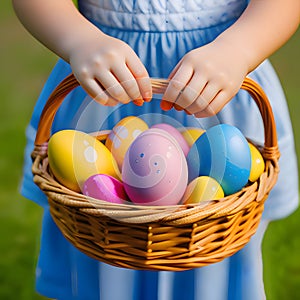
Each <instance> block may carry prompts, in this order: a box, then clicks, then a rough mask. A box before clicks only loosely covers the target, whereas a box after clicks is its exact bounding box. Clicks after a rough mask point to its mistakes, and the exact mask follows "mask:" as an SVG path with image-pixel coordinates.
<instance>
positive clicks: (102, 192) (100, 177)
mask: <svg viewBox="0 0 300 300" xmlns="http://www.w3.org/2000/svg"><path fill="white" fill-rule="evenodd" d="M82 193H83V194H84V195H86V196H89V197H93V198H95V199H100V200H104V201H107V202H112V203H119V204H120V203H125V202H126V201H128V198H127V195H126V192H125V190H124V187H123V183H122V182H121V181H119V180H118V179H116V178H114V177H112V176H109V175H106V174H96V175H92V176H91V177H89V178H88V179H87V180H86V181H85V183H84V185H83V189H82Z"/></svg>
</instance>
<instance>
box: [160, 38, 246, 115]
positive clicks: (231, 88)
mask: <svg viewBox="0 0 300 300" xmlns="http://www.w3.org/2000/svg"><path fill="white" fill-rule="evenodd" d="M247 73H248V67H247V64H246V61H245V57H244V56H243V54H242V53H241V52H239V49H234V48H233V47H231V46H230V45H227V44H224V43H220V42H218V43H217V42H212V43H210V44H208V45H206V46H203V47H200V48H197V49H194V50H192V51H190V52H189V53H187V54H186V55H185V56H184V57H183V58H182V59H181V61H180V62H179V63H178V64H177V66H176V67H175V68H174V70H173V71H172V73H171V75H170V83H169V85H168V87H167V89H166V92H165V93H164V95H163V101H162V103H161V107H162V109H164V110H169V109H171V108H172V107H173V106H174V107H175V109H178V110H182V109H184V110H185V111H186V112H187V113H189V114H193V115H195V116H196V117H209V116H212V115H215V114H217V113H218V112H219V111H220V110H221V109H222V107H223V106H224V105H225V104H226V103H227V102H228V101H229V100H230V99H231V98H232V97H233V96H234V95H235V94H236V93H237V92H238V90H239V89H240V86H241V84H242V82H243V80H244V78H245V76H246V75H247Z"/></svg>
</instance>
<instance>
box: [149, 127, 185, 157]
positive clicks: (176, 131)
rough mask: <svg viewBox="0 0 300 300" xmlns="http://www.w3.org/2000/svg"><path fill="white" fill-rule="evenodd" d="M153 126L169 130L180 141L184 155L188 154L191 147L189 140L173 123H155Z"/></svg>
mask: <svg viewBox="0 0 300 300" xmlns="http://www.w3.org/2000/svg"><path fill="white" fill-rule="evenodd" d="M151 128H159V129H162V130H165V131H166V132H168V133H169V134H170V135H171V136H172V137H173V138H175V140H176V141H177V142H178V144H179V146H180V147H181V149H182V151H183V153H184V155H185V156H186V155H187V154H188V152H189V150H190V147H189V145H188V143H187V141H186V140H185V138H184V137H183V136H182V134H181V133H180V131H179V130H178V129H177V128H175V127H174V126H172V125H169V124H166V123H159V124H155V125H153V126H151Z"/></svg>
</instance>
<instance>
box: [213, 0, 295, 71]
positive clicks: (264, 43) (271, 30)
mask: <svg viewBox="0 0 300 300" xmlns="http://www.w3.org/2000/svg"><path fill="white" fill-rule="evenodd" d="M299 22H300V1H299V0H252V1H251V2H250V4H249V6H248V7H247V9H246V10H245V12H244V13H243V15H242V16H241V17H240V18H239V20H238V21H237V22H236V23H235V24H233V25H232V26H231V27H230V28H229V29H227V30H226V31H224V32H223V33H222V34H221V35H220V36H219V37H218V38H217V39H216V42H217V43H220V45H223V46H224V45H225V46H226V45H227V46H228V47H232V48H233V49H235V51H242V53H243V55H244V56H245V59H246V60H247V65H248V67H249V70H248V71H249V72H251V71H252V70H253V69H255V68H256V67H257V66H258V65H259V64H260V63H261V62H262V61H263V60H264V59H266V58H267V57H269V56H270V55H271V54H272V53H274V52H275V51H276V50H278V49H279V48H280V47H281V46H282V45H283V44H284V43H285V42H286V41H287V40H288V39H289V38H290V37H291V36H292V35H293V33H294V32H295V31H296V30H297V28H298V26H299Z"/></svg>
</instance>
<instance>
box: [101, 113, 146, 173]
mask: <svg viewBox="0 0 300 300" xmlns="http://www.w3.org/2000/svg"><path fill="white" fill-rule="evenodd" d="M146 129H148V125H147V124H146V122H144V121H143V120H142V119H141V118H138V117H134V116H130V117H126V118H124V119H122V120H121V121H119V122H118V123H117V124H116V125H115V126H114V127H113V129H112V131H111V133H110V134H109V136H108V138H107V140H106V142H105V145H106V146H107V148H108V149H109V150H110V151H111V153H112V155H113V156H114V158H115V160H116V161H117V164H118V167H119V169H120V170H122V164H123V160H124V157H125V153H126V151H127V149H128V148H129V146H130V144H131V143H132V142H133V141H134V139H135V138H136V137H137V136H138V135H140V134H141V133H142V132H143V131H145V130H146Z"/></svg>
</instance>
